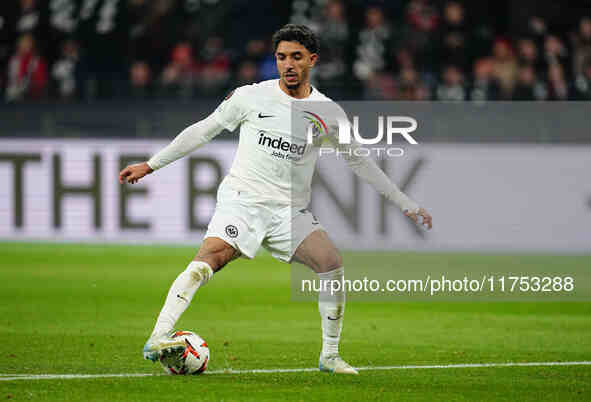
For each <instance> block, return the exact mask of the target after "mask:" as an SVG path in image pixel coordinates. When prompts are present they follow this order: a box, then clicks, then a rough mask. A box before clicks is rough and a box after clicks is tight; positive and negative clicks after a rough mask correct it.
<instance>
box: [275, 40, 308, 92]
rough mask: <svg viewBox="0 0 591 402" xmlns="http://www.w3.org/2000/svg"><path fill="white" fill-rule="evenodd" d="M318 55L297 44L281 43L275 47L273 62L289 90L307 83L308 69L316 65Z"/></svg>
mask: <svg viewBox="0 0 591 402" xmlns="http://www.w3.org/2000/svg"><path fill="white" fill-rule="evenodd" d="M317 59H318V55H317V54H316V53H310V51H309V50H308V49H306V47H305V46H304V45H302V44H301V43H299V42H287V41H281V42H279V45H277V51H276V52H275V60H276V61H277V71H279V76H280V77H281V80H282V81H283V83H284V84H285V86H286V87H287V88H289V89H297V88H298V87H299V86H300V84H302V83H304V82H308V80H309V78H310V69H311V68H312V67H314V64H316V60H317Z"/></svg>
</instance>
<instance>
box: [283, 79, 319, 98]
mask: <svg viewBox="0 0 591 402" xmlns="http://www.w3.org/2000/svg"><path fill="white" fill-rule="evenodd" d="M279 88H281V90H282V91H283V92H285V93H286V94H287V95H289V96H291V97H292V98H296V99H303V98H307V97H308V96H310V94H311V93H312V87H311V86H310V83H309V82H303V83H302V84H301V85H298V87H297V88H295V89H289V88H288V87H287V85H285V83H284V82H283V81H282V80H280V81H279Z"/></svg>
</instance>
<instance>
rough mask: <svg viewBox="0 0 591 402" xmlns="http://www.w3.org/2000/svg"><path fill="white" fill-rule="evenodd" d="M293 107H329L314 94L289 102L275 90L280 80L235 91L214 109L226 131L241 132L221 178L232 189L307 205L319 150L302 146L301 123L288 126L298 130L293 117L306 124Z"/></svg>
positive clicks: (304, 140) (304, 134) (304, 139)
mask: <svg viewBox="0 0 591 402" xmlns="http://www.w3.org/2000/svg"><path fill="white" fill-rule="evenodd" d="M298 101H304V102H300V104H301V105H309V103H308V102H309V101H324V102H332V101H331V99H330V98H328V97H326V96H325V95H323V94H322V93H320V92H319V91H318V90H317V89H316V88H312V92H311V94H310V96H308V97H307V98H304V99H296V98H293V97H291V96H289V95H287V94H286V93H285V92H283V90H282V89H281V88H280V87H279V80H269V81H263V82H260V83H258V84H252V85H245V86H243V87H240V88H237V89H236V90H235V91H234V92H233V93H231V94H230V95H229V96H228V97H226V99H225V100H224V101H223V102H222V103H221V104H220V105H219V107H218V108H217V109H216V111H215V113H214V116H215V119H216V121H217V122H218V123H219V124H221V125H222V126H224V127H225V128H226V129H228V130H230V131H233V130H235V129H236V127H238V126H240V141H239V144H238V150H237V152H236V157H235V159H234V162H233V164H232V168H231V169H230V172H229V174H228V176H226V178H225V182H227V183H228V184H230V185H231V186H232V188H234V189H236V190H243V191H249V192H251V193H254V194H256V195H257V196H258V197H261V198H263V199H273V200H275V201H277V202H281V203H285V204H292V205H294V206H303V207H305V206H307V205H308V203H309V201H310V193H311V182H312V176H313V174H314V167H315V164H316V160H317V159H318V149H317V148H316V147H315V146H314V145H312V144H308V143H307V130H306V129H305V127H307V125H306V124H305V123H303V124H296V123H295V122H293V123H294V124H293V127H300V128H301V127H303V129H300V130H294V129H293V128H292V116H294V118H298V119H305V117H304V116H303V115H302V114H301V113H294V112H293V111H294V110H296V109H298V108H297V103H298ZM335 105H336V104H335ZM294 106H296V107H295V108H294ZM292 108H294V109H293V110H292ZM339 110H340V108H339ZM292 113H293V114H292ZM334 121H336V120H334ZM294 131H298V132H294Z"/></svg>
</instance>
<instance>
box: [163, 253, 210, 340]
mask: <svg viewBox="0 0 591 402" xmlns="http://www.w3.org/2000/svg"><path fill="white" fill-rule="evenodd" d="M212 276H213V270H212V269H211V267H210V266H209V264H208V263H206V262H203V261H191V263H190V264H189V265H188V266H187V269H185V270H184V271H183V272H181V273H180V275H179V276H178V277H177V278H176V279H175V281H174V282H173V283H172V286H171V287H170V290H169V291H168V296H166V301H165V302H164V307H162V310H161V311H160V315H159V316H158V320H157V321H156V326H155V327H154V332H152V335H163V334H165V333H168V332H170V331H172V329H173V328H174V326H175V324H176V322H177V321H178V320H179V318H180V317H181V315H182V314H183V313H184V312H185V310H186V309H187V307H189V304H190V303H191V300H192V299H193V296H194V295H195V292H197V289H199V288H200V287H201V286H203V285H205V284H206V283H207V282H208V281H209V280H210V279H211V277H212Z"/></svg>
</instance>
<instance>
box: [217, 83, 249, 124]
mask: <svg viewBox="0 0 591 402" xmlns="http://www.w3.org/2000/svg"><path fill="white" fill-rule="evenodd" d="M245 92H247V90H246V87H239V88H236V89H235V90H233V91H232V92H230V93H229V94H228V95H227V96H226V98H225V99H224V100H223V101H222V103H220V105H219V106H218V107H217V109H216V110H215V111H214V113H213V115H214V117H215V120H216V121H217V122H218V123H219V124H220V125H222V126H223V127H224V128H225V129H227V130H229V131H234V130H235V129H236V127H238V126H239V125H240V124H241V123H242V122H243V121H244V119H245V117H246V115H247V113H248V111H249V108H248V102H247V99H246V94H245Z"/></svg>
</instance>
